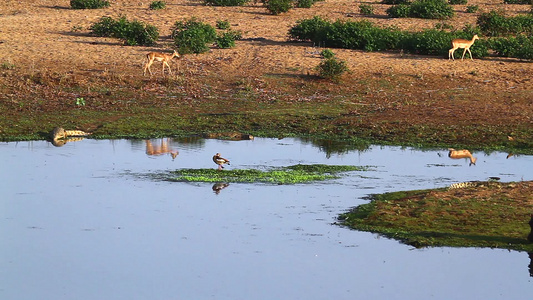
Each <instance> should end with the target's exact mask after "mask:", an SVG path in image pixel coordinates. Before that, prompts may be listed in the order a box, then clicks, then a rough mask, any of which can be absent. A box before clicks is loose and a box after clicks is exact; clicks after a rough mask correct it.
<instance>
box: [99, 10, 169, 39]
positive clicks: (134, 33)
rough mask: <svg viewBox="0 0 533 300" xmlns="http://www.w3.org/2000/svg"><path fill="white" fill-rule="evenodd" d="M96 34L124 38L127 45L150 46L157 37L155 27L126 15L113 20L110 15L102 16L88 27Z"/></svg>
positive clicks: (157, 32)
mask: <svg viewBox="0 0 533 300" xmlns="http://www.w3.org/2000/svg"><path fill="white" fill-rule="evenodd" d="M89 29H90V30H91V31H92V33H93V34H94V35H96V36H103V37H114V38H119V39H122V40H124V43H125V44H126V45H129V46H135V45H142V46H152V45H154V44H155V41H156V40H157V39H158V37H159V31H158V29H157V27H155V26H153V25H148V24H144V23H143V22H141V21H132V22H130V21H128V20H127V19H126V17H124V16H123V17H120V18H119V19H118V20H114V19H113V18H111V17H102V18H100V21H98V22H96V23H94V24H93V25H91V27H89Z"/></svg>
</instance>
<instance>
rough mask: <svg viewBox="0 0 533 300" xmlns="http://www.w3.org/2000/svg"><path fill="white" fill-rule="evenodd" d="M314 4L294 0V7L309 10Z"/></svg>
mask: <svg viewBox="0 0 533 300" xmlns="http://www.w3.org/2000/svg"><path fill="white" fill-rule="evenodd" d="M315 2H316V1H315V0H296V7H298V8H311V7H312V6H313V4H315Z"/></svg>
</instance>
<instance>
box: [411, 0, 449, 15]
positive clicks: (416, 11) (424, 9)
mask: <svg viewBox="0 0 533 300" xmlns="http://www.w3.org/2000/svg"><path fill="white" fill-rule="evenodd" d="M409 16H410V17H415V18H422V19H449V18H451V17H453V16H454V12H453V8H452V6H451V5H450V4H449V3H448V2H446V1H445V0H416V1H414V2H413V3H411V5H410V12H409Z"/></svg>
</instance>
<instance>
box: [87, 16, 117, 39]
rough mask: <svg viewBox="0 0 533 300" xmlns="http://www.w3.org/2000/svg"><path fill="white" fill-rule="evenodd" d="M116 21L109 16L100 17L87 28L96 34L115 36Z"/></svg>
mask: <svg viewBox="0 0 533 300" xmlns="http://www.w3.org/2000/svg"><path fill="white" fill-rule="evenodd" d="M117 23H118V22H117V21H115V20H114V19H113V18H111V17H101V18H100V21H98V22H96V23H94V24H92V25H91V26H90V27H89V30H91V31H92V34H94V35H96V36H106V37H116V36H115V32H116V27H117V25H118V24H117Z"/></svg>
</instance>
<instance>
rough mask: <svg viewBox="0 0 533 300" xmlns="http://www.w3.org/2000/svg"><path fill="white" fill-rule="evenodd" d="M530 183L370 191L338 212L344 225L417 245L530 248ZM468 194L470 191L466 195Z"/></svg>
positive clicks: (532, 206)
mask: <svg viewBox="0 0 533 300" xmlns="http://www.w3.org/2000/svg"><path fill="white" fill-rule="evenodd" d="M532 192H533V184H532V182H530V181H529V182H528V181H526V182H516V183H497V182H486V183H485V184H484V186H483V187H469V188H460V189H455V190H449V191H446V190H445V189H436V190H421V191H403V192H393V193H386V194H380V195H373V196H372V201H371V202H370V203H368V204H363V205H361V206H358V207H356V208H354V209H352V210H351V211H349V212H347V213H344V214H342V215H340V216H339V218H338V219H339V222H340V224H342V225H345V226H348V227H350V228H353V229H357V230H362V231H369V232H374V233H379V234H382V235H384V236H386V237H389V238H393V239H397V240H400V241H402V242H403V243H406V244H408V245H412V246H415V247H435V246H451V247H491V248H504V249H513V250H520V251H527V252H533V243H530V242H529V241H528V240H527V237H528V235H529V233H530V226H529V224H528V222H529V221H530V218H531V213H532V212H533V203H532V202H533V199H532V198H533V193H532ZM469 195H471V196H469Z"/></svg>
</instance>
